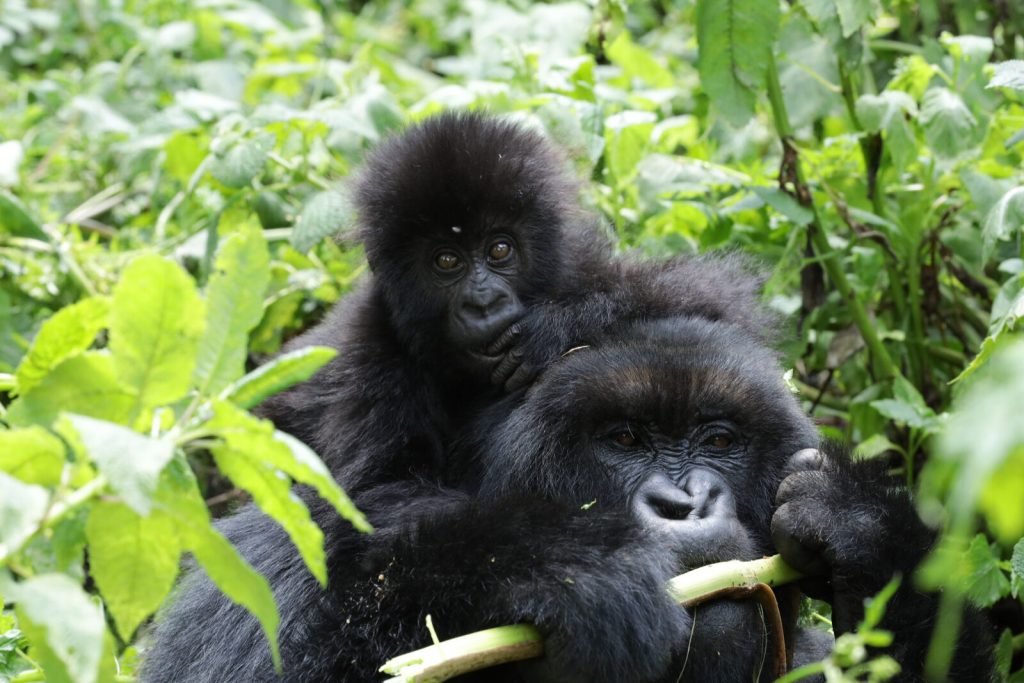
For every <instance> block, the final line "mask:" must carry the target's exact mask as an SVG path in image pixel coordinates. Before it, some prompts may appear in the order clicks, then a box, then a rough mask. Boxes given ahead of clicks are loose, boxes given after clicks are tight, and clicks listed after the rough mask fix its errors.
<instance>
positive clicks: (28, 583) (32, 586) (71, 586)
mask: <svg viewBox="0 0 1024 683" xmlns="http://www.w3.org/2000/svg"><path fill="white" fill-rule="evenodd" d="M7 591H8V595H6V596H5V597H6V598H8V599H9V600H13V601H14V603H15V605H16V608H17V612H18V621H19V625H20V626H21V628H22V630H24V631H25V632H26V634H27V635H28V636H29V640H30V641H31V642H32V644H33V648H32V655H33V657H35V658H36V659H37V661H39V662H40V664H42V666H43V671H44V672H45V673H46V680H47V681H49V682H50V683H96V682H97V680H98V679H99V674H100V663H101V662H100V660H101V657H102V655H103V646H104V642H103V641H104V634H105V633H106V628H105V627H104V624H103V613H102V611H101V610H100V607H99V605H97V604H96V603H94V602H93V601H92V600H91V599H90V598H89V596H88V595H86V593H85V591H83V590H82V588H81V587H80V586H79V585H78V583H76V582H75V581H74V580H72V579H71V578H70V577H68V576H65V575H64V574H43V575H40V576H34V577H32V578H30V579H26V580H25V581H21V582H18V583H10V584H8V586H7Z"/></svg>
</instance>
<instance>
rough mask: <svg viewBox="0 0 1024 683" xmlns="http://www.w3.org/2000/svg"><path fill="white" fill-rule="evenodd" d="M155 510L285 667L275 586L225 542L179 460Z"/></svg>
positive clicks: (162, 486) (163, 481) (165, 478)
mask: <svg viewBox="0 0 1024 683" xmlns="http://www.w3.org/2000/svg"><path fill="white" fill-rule="evenodd" d="M155 502H156V508H157V509H158V510H159V511H160V512H161V513H162V514H165V515H167V516H168V517H170V518H171V519H173V520H174V521H175V528H176V529H177V531H178V538H179V541H180V543H181V545H182V546H183V547H185V548H186V549H188V550H189V551H190V552H191V553H192V554H193V555H194V556H195V558H196V561H197V562H198V563H199V565H200V566H201V567H202V568H203V570H204V571H205V572H206V574H207V576H209V577H210V580H211V581H213V582H214V584H216V585H217V587H218V588H220V590H221V591H222V592H223V593H224V594H225V595H226V596H228V597H229V598H231V600H233V601H234V602H236V603H238V604H239V605H241V606H242V607H244V608H245V609H247V610H248V611H249V612H251V613H252V614H253V616H255V617H256V618H257V620H259V622H260V626H261V627H262V628H263V632H264V634H265V635H266V636H267V640H268V642H269V644H270V652H271V656H272V657H273V659H274V664H275V665H276V666H280V663H281V656H280V654H279V652H278V647H277V626H278V623H279V622H280V616H279V615H278V612H277V605H275V603H274V594H273V592H272V591H271V590H270V584H268V583H267V580H266V579H265V578H263V576H261V575H260V574H259V572H257V571H256V570H255V569H253V568H252V565H250V564H249V563H248V562H246V561H245V559H243V558H242V556H241V555H239V554H238V551H236V550H235V549H234V547H233V546H232V545H231V544H230V543H229V542H228V540H227V539H226V538H224V536H223V535H221V533H220V532H219V531H217V530H216V529H214V528H213V527H212V526H210V513H209V511H208V510H207V508H206V503H205V502H204V501H203V499H202V497H201V496H200V495H199V486H198V484H196V480H195V476H194V475H193V474H192V471H191V470H190V469H189V468H188V465H187V464H184V461H183V459H178V458H176V459H174V460H172V461H171V464H170V465H169V466H168V467H167V468H166V469H165V470H164V473H163V475H162V476H161V478H160V487H159V489H158V490H157V495H156V501H155Z"/></svg>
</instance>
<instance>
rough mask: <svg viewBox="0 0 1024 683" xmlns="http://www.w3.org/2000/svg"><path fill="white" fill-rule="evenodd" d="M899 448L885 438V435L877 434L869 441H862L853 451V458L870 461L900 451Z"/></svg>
mask: <svg viewBox="0 0 1024 683" xmlns="http://www.w3.org/2000/svg"><path fill="white" fill-rule="evenodd" d="M898 450H899V447H897V446H896V444H894V443H893V442H892V441H889V439H887V438H885V435H883V434H875V435H874V436H872V437H871V438H869V439H866V440H865V441H862V442H861V443H860V444H859V445H858V446H857V448H856V449H854V451H853V457H855V458H857V459H858V460H870V459H871V458H877V457H878V456H880V455H881V454H882V453H885V452H886V451H898Z"/></svg>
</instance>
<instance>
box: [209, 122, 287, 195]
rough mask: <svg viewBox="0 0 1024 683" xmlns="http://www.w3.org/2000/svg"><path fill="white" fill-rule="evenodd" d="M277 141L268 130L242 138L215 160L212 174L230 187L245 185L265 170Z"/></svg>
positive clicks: (211, 170) (211, 167)
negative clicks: (248, 138) (250, 137)
mask: <svg viewBox="0 0 1024 683" xmlns="http://www.w3.org/2000/svg"><path fill="white" fill-rule="evenodd" d="M275 142H276V137H275V136H274V134H273V133H267V132H264V133H261V134H259V135H257V136H256V137H254V138H252V139H251V140H240V141H238V142H236V143H235V144H234V145H232V146H231V147H230V149H228V150H227V152H225V153H224V154H223V155H218V156H217V157H216V158H215V159H214V160H213V163H212V164H210V174H211V175H212V176H213V177H214V178H216V179H217V180H219V181H220V182H221V183H223V184H224V185H226V186H228V187H234V188H240V187H245V186H247V185H248V184H249V183H251V182H252V179H253V178H255V177H256V175H257V174H258V173H260V172H261V171H262V170H263V166H264V165H266V163H267V155H268V154H269V153H270V150H272V149H273V148H274V143H275Z"/></svg>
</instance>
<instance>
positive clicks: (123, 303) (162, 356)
mask: <svg viewBox="0 0 1024 683" xmlns="http://www.w3.org/2000/svg"><path fill="white" fill-rule="evenodd" d="M202 331H203V301H202V299H200V298H199V293H198V292H197V291H196V287H195V283H194V282H193V281H192V278H191V277H189V275H188V273H186V272H185V271H184V270H182V269H181V267H180V266H178V265H177V264H176V263H173V262H171V261H168V260H167V259H164V258H161V257H159V256H156V255H147V256H142V257H140V258H138V259H136V260H135V261H133V262H132V263H131V264H130V265H129V266H128V267H127V268H125V270H124V273H123V274H122V275H121V279H120V281H119V282H118V283H117V286H116V287H115V288H114V306H113V311H112V313H111V320H110V349H111V351H113V354H114V365H115V367H116V368H117V376H118V378H119V379H120V380H121V382H122V384H124V385H125V386H127V387H130V388H132V389H134V390H135V392H136V393H137V399H136V401H137V405H136V406H135V410H134V411H133V412H134V413H135V414H137V413H138V412H139V410H140V409H144V408H151V407H154V406H159V405H165V404H167V403H172V402H174V401H176V400H178V399H179V398H181V397H182V396H183V395H184V394H185V392H186V391H188V389H189V386H190V385H191V379H192V370H193V368H194V367H195V357H196V345H197V343H198V341H199V335H200V334H201V333H202ZM76 412H77V411H76Z"/></svg>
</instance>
